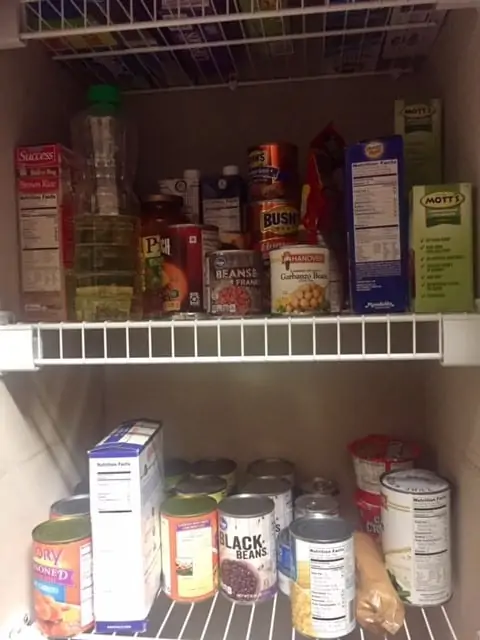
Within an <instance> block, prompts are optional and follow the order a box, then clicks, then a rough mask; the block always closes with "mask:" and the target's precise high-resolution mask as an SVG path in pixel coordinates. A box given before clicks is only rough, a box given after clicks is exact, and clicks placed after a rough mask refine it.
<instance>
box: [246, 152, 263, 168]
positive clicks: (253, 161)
mask: <svg viewBox="0 0 480 640" xmlns="http://www.w3.org/2000/svg"><path fill="white" fill-rule="evenodd" d="M266 160H267V158H266V154H265V151H261V150H259V149H255V150H254V151H250V153H249V154H248V168H249V169H254V168H255V167H263V166H264V165H266Z"/></svg>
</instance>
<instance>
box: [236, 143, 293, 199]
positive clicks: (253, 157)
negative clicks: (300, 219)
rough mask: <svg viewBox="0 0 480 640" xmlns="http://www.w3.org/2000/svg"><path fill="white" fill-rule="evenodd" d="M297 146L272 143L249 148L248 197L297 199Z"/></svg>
mask: <svg viewBox="0 0 480 640" xmlns="http://www.w3.org/2000/svg"><path fill="white" fill-rule="evenodd" d="M299 191H300V190H299V179H298V149H297V147H296V146H295V145H294V144H290V143H289V142H271V143H266V144H260V145H258V146H257V147H250V149H249V150H248V197H249V200H250V202H252V201H253V200H269V199H272V198H291V199H293V200H294V201H297V200H298V198H299Z"/></svg>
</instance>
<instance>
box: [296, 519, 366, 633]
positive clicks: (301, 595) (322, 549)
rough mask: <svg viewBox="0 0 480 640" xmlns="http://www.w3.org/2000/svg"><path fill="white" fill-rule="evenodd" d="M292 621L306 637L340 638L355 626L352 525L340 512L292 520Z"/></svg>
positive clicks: (297, 629)
mask: <svg viewBox="0 0 480 640" xmlns="http://www.w3.org/2000/svg"><path fill="white" fill-rule="evenodd" d="M290 537H291V544H292V583H291V591H290V594H291V601H292V623H293V627H294V629H295V630H296V631H298V633H301V634H302V635H304V636H307V637H309V638H342V637H343V636H346V635H348V634H349V633H351V632H352V631H353V630H354V629H355V625H356V621H355V555H354V547H353V529H352V527H351V526H350V524H348V523H347V522H346V521H345V520H343V519H341V518H311V517H307V518H301V519H300V520H295V521H294V522H292V524H291V525H290Z"/></svg>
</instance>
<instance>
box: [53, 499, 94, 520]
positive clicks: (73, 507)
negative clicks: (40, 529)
mask: <svg viewBox="0 0 480 640" xmlns="http://www.w3.org/2000/svg"><path fill="white" fill-rule="evenodd" d="M89 515H90V496H89V495H87V494H76V495H73V496H69V497H68V498H62V499H61V500H57V501H56V502H54V503H53V504H52V505H51V507H50V518H51V519H55V518H62V517H64V516H89Z"/></svg>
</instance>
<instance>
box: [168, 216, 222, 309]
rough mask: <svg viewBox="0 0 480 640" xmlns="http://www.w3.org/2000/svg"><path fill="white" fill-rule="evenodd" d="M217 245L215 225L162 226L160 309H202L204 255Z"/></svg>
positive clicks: (217, 237) (205, 300)
mask: <svg viewBox="0 0 480 640" xmlns="http://www.w3.org/2000/svg"><path fill="white" fill-rule="evenodd" d="M219 246H220V240H219V236H218V229H217V227H212V226H207V225H199V224H174V225H170V226H168V227H167V228H166V231H165V238H162V241H161V251H162V283H163V307H162V308H163V312H164V313H169V314H180V315H188V314H195V313H204V312H206V310H207V299H208V297H207V290H206V288H207V279H206V274H205V269H206V266H205V264H206V256H207V254H208V253H211V252H212V251H215V250H216V249H218V248H219Z"/></svg>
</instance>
